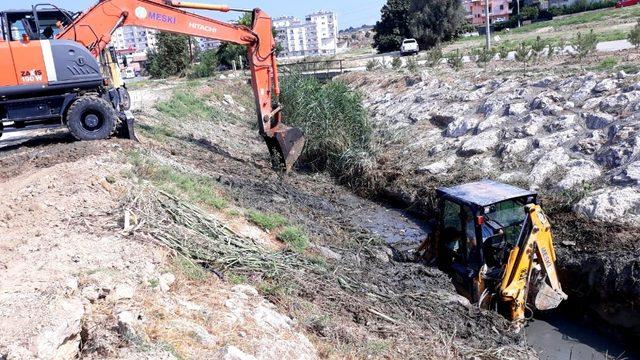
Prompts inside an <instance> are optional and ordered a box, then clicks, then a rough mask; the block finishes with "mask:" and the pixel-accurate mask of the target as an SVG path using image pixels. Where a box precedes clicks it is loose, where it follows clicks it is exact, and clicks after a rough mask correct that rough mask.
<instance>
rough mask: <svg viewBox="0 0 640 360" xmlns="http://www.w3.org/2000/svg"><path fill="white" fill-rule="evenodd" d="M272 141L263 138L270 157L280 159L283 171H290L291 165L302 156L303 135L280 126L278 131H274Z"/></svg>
mask: <svg viewBox="0 0 640 360" xmlns="http://www.w3.org/2000/svg"><path fill="white" fill-rule="evenodd" d="M274 137H275V141H274V139H272V138H271V139H270V138H265V140H266V141H267V146H268V147H269V151H270V152H271V155H272V156H278V157H280V161H281V162H282V165H284V168H285V170H286V171H287V172H288V171H291V168H293V164H295V162H296V160H298V158H299V157H300V155H301V154H302V149H303V148H304V142H305V140H304V133H303V132H302V130H300V129H298V128H295V127H289V126H284V125H281V126H280V129H278V130H277V131H275V135H274Z"/></svg>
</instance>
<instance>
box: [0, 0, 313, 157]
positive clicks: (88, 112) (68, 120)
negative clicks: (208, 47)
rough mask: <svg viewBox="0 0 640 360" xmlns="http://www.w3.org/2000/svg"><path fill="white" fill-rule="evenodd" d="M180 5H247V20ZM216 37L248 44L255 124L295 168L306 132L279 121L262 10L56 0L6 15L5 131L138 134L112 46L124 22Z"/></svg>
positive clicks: (1, 60)
mask: <svg viewBox="0 0 640 360" xmlns="http://www.w3.org/2000/svg"><path fill="white" fill-rule="evenodd" d="M182 8H189V9H200V10H212V11H222V12H228V11H242V12H250V13H252V15H253V22H252V26H251V28H248V27H245V26H241V25H235V24H228V23H224V22H221V21H217V20H214V19H210V18H207V17H204V16H200V15H197V14H193V13H189V12H186V11H184V10H182ZM127 25H132V26H139V27H144V28H150V29H156V30H161V31H167V32H173V33H180V34H185V35H190V36H197V37H202V38H209V39H216V40H221V41H226V42H232V43H235V44H240V45H244V46H246V47H247V48H248V54H249V67H250V70H251V82H252V86H253V92H254V96H255V101H256V108H257V117H258V128H259V132H260V135H262V137H263V138H264V140H265V141H266V143H267V146H268V149H269V152H270V155H271V156H272V158H273V159H277V160H278V161H279V163H280V164H281V165H282V166H283V167H284V168H285V169H286V170H290V169H291V167H292V166H293V164H294V163H295V161H296V160H297V158H298V157H299V156H300V153H301V151H302V148H303V147H304V136H303V134H302V131H300V130H299V129H297V128H291V127H288V126H286V125H284V124H283V122H282V108H281V107H280V106H279V105H278V103H277V100H278V95H279V94H280V86H279V81H278V65H277V61H276V54H275V49H276V44H275V40H274V38H273V33H272V23H271V18H270V17H269V16H268V15H267V14H266V13H265V12H264V11H262V10H260V9H253V10H243V9H231V8H229V7H228V6H225V5H208V4H197V3H189V2H181V1H170V0H166V1H165V0H101V1H99V2H98V3H97V4H96V5H94V6H93V7H91V8H89V9H88V10H86V11H84V12H82V13H75V14H74V13H70V12H68V11H65V10H62V9H59V8H58V7H56V6H55V5H51V4H44V5H43V4H39V5H35V6H33V7H32V9H31V10H30V11H4V12H2V13H0V28H1V29H2V31H1V35H2V41H1V42H0V69H2V70H3V71H2V72H0V136H2V133H3V132H5V133H6V132H13V131H21V130H23V129H33V128H40V127H55V126H66V127H68V128H69V131H70V132H71V134H72V135H73V136H74V137H75V138H76V139H78V140H100V139H106V138H108V137H110V136H112V135H114V134H115V133H116V131H119V132H120V133H121V134H122V135H123V136H125V137H129V138H135V135H134V128H133V116H132V115H131V113H130V112H129V111H128V110H129V107H130V98H129V94H128V92H127V89H126V85H125V84H124V82H123V80H122V78H121V76H120V71H119V69H118V66H117V64H116V63H115V62H114V61H115V60H116V59H115V55H114V53H113V51H110V49H109V47H108V46H109V43H110V41H111V36H112V34H113V33H114V31H115V30H116V29H117V28H119V27H121V26H127Z"/></svg>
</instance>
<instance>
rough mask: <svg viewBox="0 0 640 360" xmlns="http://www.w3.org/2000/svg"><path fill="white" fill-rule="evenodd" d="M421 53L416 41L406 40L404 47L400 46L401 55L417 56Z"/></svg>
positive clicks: (403, 43) (403, 42)
mask: <svg viewBox="0 0 640 360" xmlns="http://www.w3.org/2000/svg"><path fill="white" fill-rule="evenodd" d="M419 51H420V47H419V46H418V42H417V41H416V39H404V40H403V41H402V46H400V55H412V54H417V53H418V52H419Z"/></svg>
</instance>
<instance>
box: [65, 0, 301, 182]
mask: <svg viewBox="0 0 640 360" xmlns="http://www.w3.org/2000/svg"><path fill="white" fill-rule="evenodd" d="M180 7H185V8H195V9H207V10H215V11H229V10H231V9H230V8H229V7H228V6H224V5H207V4H196V3H183V2H180V1H171V0H167V1H164V0H101V1H99V2H98V3H97V4H96V5H94V6H93V7H91V8H90V9H88V10H87V11H85V12H84V13H82V14H81V15H79V16H78V17H77V18H76V19H75V20H74V21H73V23H71V24H70V25H68V26H66V27H65V28H64V29H63V30H62V31H61V32H60V33H59V34H58V36H57V38H58V39H67V40H74V41H77V42H80V43H82V44H83V45H84V46H85V47H87V48H88V49H89V50H90V51H92V53H93V54H94V55H95V56H96V57H99V54H100V53H101V52H102V50H104V49H105V48H106V47H107V46H108V44H109V43H110V42H111V37H112V35H113V33H114V31H115V30H116V29H117V28H119V27H121V26H127V25H131V26H139V27H144V28H149V29H156V30H161V31H167V32H172V33H179V34H185V35H189V36H197V37H202V38H208V39H216V40H221V41H225V42H231V43H235V44H239V45H243V46H246V47H247V48H248V54H249V67H250V70H251V79H252V86H253V92H254V96H255V99H256V107H257V112H258V124H259V129H260V134H261V135H262V136H263V138H264V139H265V141H266V143H267V146H268V148H269V152H270V154H271V156H272V157H277V158H279V159H280V160H281V162H282V163H283V165H284V166H285V168H286V170H290V169H291V167H292V166H293V164H294V162H295V161H296V160H297V158H298V157H299V156H300V153H301V152H302V148H303V146H304V136H303V134H302V132H301V131H300V130H298V129H296V128H290V127H288V126H285V125H284V124H283V123H282V111H281V110H282V109H281V108H280V107H279V106H278V105H276V106H274V103H275V102H274V100H275V99H277V97H278V95H279V94H280V87H279V82H278V66H277V61H276V54H275V48H276V44H275V40H274V38H273V33H272V23H271V18H270V17H269V16H268V15H267V14H266V13H265V12H264V11H262V10H260V9H254V10H251V11H252V13H253V24H252V27H251V28H248V27H246V26H242V25H235V24H228V23H225V22H221V21H217V20H214V19H210V18H207V17H204V16H201V15H197V14H193V13H190V12H186V11H184V10H181V9H180Z"/></svg>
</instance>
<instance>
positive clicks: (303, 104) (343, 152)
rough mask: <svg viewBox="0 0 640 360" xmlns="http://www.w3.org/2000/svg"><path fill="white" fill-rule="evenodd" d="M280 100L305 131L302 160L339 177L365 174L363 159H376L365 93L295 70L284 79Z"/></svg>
mask: <svg viewBox="0 0 640 360" xmlns="http://www.w3.org/2000/svg"><path fill="white" fill-rule="evenodd" d="M281 101H282V104H283V105H284V108H285V112H286V114H285V115H286V120H287V122H288V123H289V124H291V125H293V126H297V127H299V128H301V129H302V130H303V131H304V132H305V134H306V139H307V142H306V145H305V149H304V152H303V154H302V156H301V157H300V163H301V164H303V165H306V166H308V167H310V168H311V170H313V171H325V170H326V171H329V172H330V173H331V174H332V175H333V176H336V177H339V176H340V175H343V174H349V173H354V174H358V175H363V174H362V173H361V172H360V171H359V170H361V169H363V168H365V167H366V166H361V165H362V164H361V161H363V162H365V163H366V162H375V160H374V158H375V156H374V151H373V148H372V146H371V136H372V133H373V126H372V124H371V121H370V119H369V116H368V114H367V111H366V109H365V107H364V105H363V102H362V97H361V96H360V94H359V93H358V92H355V91H353V90H351V89H350V88H349V87H348V86H347V85H346V84H344V83H342V82H340V81H333V82H330V83H328V84H321V83H319V82H318V81H317V80H315V79H309V78H304V77H302V76H300V75H295V74H294V75H291V76H289V77H287V78H285V80H284V81H283V86H282V96H281ZM353 154H357V155H358V156H357V157H355V156H352V155H353ZM354 160H357V161H354ZM349 179H351V178H350V177H349Z"/></svg>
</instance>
